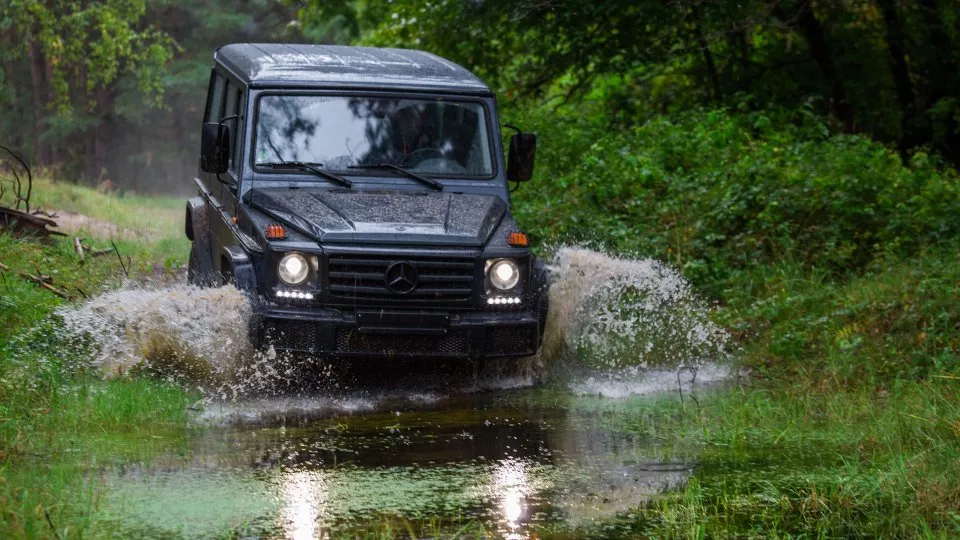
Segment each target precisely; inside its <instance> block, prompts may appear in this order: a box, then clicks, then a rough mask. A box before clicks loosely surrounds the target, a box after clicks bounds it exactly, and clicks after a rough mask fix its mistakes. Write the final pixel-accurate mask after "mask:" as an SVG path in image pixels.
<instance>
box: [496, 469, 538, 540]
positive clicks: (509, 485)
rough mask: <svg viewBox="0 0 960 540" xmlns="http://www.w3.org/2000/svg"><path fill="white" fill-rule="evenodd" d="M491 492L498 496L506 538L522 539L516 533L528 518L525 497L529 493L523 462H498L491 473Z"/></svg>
mask: <svg viewBox="0 0 960 540" xmlns="http://www.w3.org/2000/svg"><path fill="white" fill-rule="evenodd" d="M491 491H492V492H493V493H494V494H499V497H500V511H501V513H502V514H503V520H504V521H505V523H506V526H507V529H508V530H509V534H507V535H506V536H507V537H508V538H522V537H523V536H522V535H520V534H517V531H518V529H520V527H521V526H523V525H524V524H525V523H526V520H527V517H528V510H527V505H526V496H527V495H528V494H529V491H530V486H529V485H528V483H527V469H526V466H525V464H524V462H523V461H520V460H516V459H505V460H501V461H499V462H498V463H497V465H496V468H495V469H494V471H493V478H492V479H491Z"/></svg>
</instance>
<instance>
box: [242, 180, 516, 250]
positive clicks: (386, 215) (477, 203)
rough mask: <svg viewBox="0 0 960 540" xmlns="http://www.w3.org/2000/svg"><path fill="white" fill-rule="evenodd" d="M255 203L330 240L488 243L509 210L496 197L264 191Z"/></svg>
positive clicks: (310, 233) (318, 237) (312, 234)
mask: <svg viewBox="0 0 960 540" xmlns="http://www.w3.org/2000/svg"><path fill="white" fill-rule="evenodd" d="M251 206H253V207H254V208H256V209H258V210H260V211H262V212H264V213H265V214H267V215H269V216H270V217H272V218H274V219H277V220H280V221H281V222H283V224H284V225H287V226H290V227H293V228H295V229H297V230H299V231H300V232H302V233H303V234H306V235H307V236H310V237H312V238H314V239H316V240H317V241H319V242H324V243H358V242H359V243H391V244H424V243H429V244H446V245H459V246H483V245H484V244H486V242H487V239H488V238H489V237H490V235H491V234H492V233H493V231H494V229H496V227H497V225H498V224H499V223H500V220H501V219H503V216H504V214H505V213H506V211H507V205H506V204H505V203H504V202H503V200H502V199H500V198H499V197H496V196H494V195H476V194H466V193H448V192H425V191H360V190H341V189H334V190H331V189H323V190H309V189H289V188H278V189H258V190H257V191H256V193H252V194H251Z"/></svg>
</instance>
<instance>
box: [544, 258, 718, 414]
mask: <svg viewBox="0 0 960 540" xmlns="http://www.w3.org/2000/svg"><path fill="white" fill-rule="evenodd" d="M551 276H552V277H551V286H550V312H549V314H548V317H547V328H546V333H545V335H544V344H543V350H542V357H543V358H544V359H545V364H546V365H547V366H548V369H549V370H550V371H551V372H552V374H556V373H561V374H562V375H564V376H566V377H567V378H569V379H571V380H572V383H571V388H572V389H573V390H574V391H578V392H586V393H600V394H604V395H610V396H622V395H628V394H633V393H650V392H656V391H665V390H668V389H670V388H673V389H676V388H677V384H676V374H677V370H678V369H687V370H688V371H690V372H691V373H694V374H695V373H697V372H698V371H702V372H703V373H704V377H702V378H701V381H704V380H706V379H714V380H717V379H722V378H726V377H727V373H728V370H727V369H726V368H725V367H723V366H722V365H718V364H717V363H718V362H720V361H722V360H723V359H725V356H726V354H725V351H726V348H727V345H728V342H729V339H728V334H727V333H726V332H725V331H724V330H723V329H722V328H721V327H720V326H718V325H717V324H715V323H714V322H712V321H711V320H710V318H709V315H710V311H709V309H708V307H707V306H706V305H705V304H704V303H703V302H701V301H700V300H699V299H698V298H697V297H696V295H694V294H693V292H692V290H691V289H690V285H689V284H688V283H687V281H686V280H685V279H684V278H683V276H681V275H680V273H679V272H677V271H675V270H673V269H671V268H669V267H667V266H665V265H664V264H662V263H660V262H658V261H655V260H652V259H627V258H618V257H612V256H609V255H606V254H603V253H600V252H597V251H593V250H589V249H585V248H579V247H563V248H561V249H559V250H558V251H557V252H556V255H555V256H554V259H553V262H552V264H551ZM694 377H695V375H694ZM658 381H659V382H658Z"/></svg>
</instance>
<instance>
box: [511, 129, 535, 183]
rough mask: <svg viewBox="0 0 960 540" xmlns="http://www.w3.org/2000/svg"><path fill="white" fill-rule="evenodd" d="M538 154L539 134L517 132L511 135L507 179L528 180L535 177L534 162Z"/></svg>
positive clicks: (514, 180)
mask: <svg viewBox="0 0 960 540" xmlns="http://www.w3.org/2000/svg"><path fill="white" fill-rule="evenodd" d="M536 154H537V136H536V135H534V134H533V133H517V134H515V135H514V136H513V137H510V155H509V156H507V180H511V181H513V182H526V181H528V180H530V179H531V178H533V162H534V158H535V157H536Z"/></svg>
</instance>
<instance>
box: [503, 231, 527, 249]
mask: <svg viewBox="0 0 960 540" xmlns="http://www.w3.org/2000/svg"><path fill="white" fill-rule="evenodd" d="M507 245H508V246H513V247H527V246H529V245H530V239H529V238H527V233H522V232H512V233H510V234H508V235H507Z"/></svg>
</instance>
